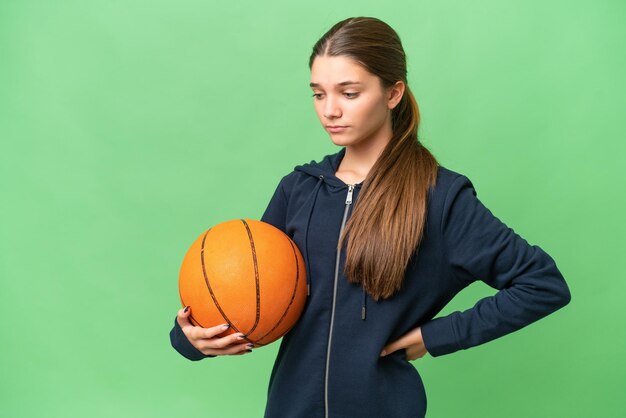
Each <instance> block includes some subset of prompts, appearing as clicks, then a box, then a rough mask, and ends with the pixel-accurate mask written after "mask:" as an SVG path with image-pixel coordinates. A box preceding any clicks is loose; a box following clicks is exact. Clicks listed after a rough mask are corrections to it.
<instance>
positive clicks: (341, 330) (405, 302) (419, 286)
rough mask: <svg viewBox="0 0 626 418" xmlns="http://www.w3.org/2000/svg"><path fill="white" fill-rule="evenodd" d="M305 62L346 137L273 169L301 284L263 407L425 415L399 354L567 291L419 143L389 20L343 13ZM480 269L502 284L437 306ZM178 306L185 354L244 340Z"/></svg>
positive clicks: (276, 218) (498, 323)
mask: <svg viewBox="0 0 626 418" xmlns="http://www.w3.org/2000/svg"><path fill="white" fill-rule="evenodd" d="M309 67H310V69H311V83H310V85H311V88H312V90H313V97H314V99H313V100H314V104H315V111H316V112H317V115H318V117H319V119H320V122H321V123H322V125H323V126H324V128H325V130H326V131H327V132H328V134H329V136H330V138H331V140H332V141H333V143H334V144H336V145H338V146H340V147H341V149H340V151H339V152H337V153H335V154H332V155H326V156H325V157H324V158H323V159H322V160H321V161H320V162H315V161H311V162H310V163H308V164H303V165H298V166H296V167H295V168H294V171H293V172H291V173H289V174H287V175H286V176H284V177H283V178H282V179H281V181H280V183H279V185H278V187H277V189H276V191H275V193H274V195H273V197H272V199H271V200H270V202H269V205H268V207H267V209H266V211H265V213H264V214H263V217H262V220H263V221H265V222H268V223H271V224H272V225H274V226H276V227H277V228H279V229H281V230H282V231H284V232H285V233H286V234H288V235H289V236H290V237H291V238H292V239H293V240H294V242H295V243H296V244H297V245H298V247H299V248H300V250H301V252H302V254H303V256H304V258H305V262H306V267H307V281H308V284H309V297H308V299H307V304H306V306H305V309H304V312H303V314H302V316H301V317H300V319H299V320H298V322H297V323H296V325H295V326H294V327H293V328H292V329H291V330H290V331H289V332H288V333H287V334H286V335H285V336H284V337H283V339H282V340H281V345H280V349H279V352H278V355H277V357H276V361H275V364H274V367H273V370H272V373H271V376H270V382H269V390H268V398H267V406H266V411H265V417H272V418H273V417H289V418H299V417H359V418H365V417H377V418H378V417H386V418H394V417H398V418H400V417H412V418H415V417H424V416H425V414H426V393H425V390H424V386H423V384H422V380H421V378H420V375H419V373H418V372H417V370H416V369H415V367H414V366H413V365H412V364H411V363H410V362H409V361H411V360H415V359H418V358H420V357H422V356H424V355H425V354H426V353H427V352H428V353H429V354H430V355H431V356H433V357H438V356H442V355H445V354H450V353H454V352H455V351H458V350H462V349H468V348H470V347H474V346H477V345H479V344H483V343H486V342H488V341H491V340H494V339H496V338H499V337H502V336H504V335H506V334H509V333H511V332H514V331H516V330H519V329H520V328H522V327H524V326H526V325H528V324H530V323H532V322H534V321H537V320H538V319H540V318H542V317H545V316H546V315H549V314H550V313H552V312H554V311H556V310H557V309H559V308H561V307H563V306H565V305H566V304H567V303H569V301H570V292H569V289H568V286H567V284H566V282H565V280H564V279H563V276H562V275H561V273H560V272H559V270H558V269H557V267H556V264H555V262H554V260H553V259H552V258H551V257H550V256H549V255H548V254H547V253H546V252H544V251H543V250H542V249H541V248H540V247H538V246H534V245H529V244H528V243H527V242H526V241H525V240H524V239H523V238H522V237H520V236H519V235H517V234H516V233H515V232H514V231H513V230H512V229H510V228H508V227H507V226H506V225H505V224H504V223H502V222H501V221H500V220H499V219H498V218H496V217H495V216H494V215H493V214H492V213H491V212H490V211H489V210H488V209H487V208H486V207H485V206H484V205H483V204H482V203H481V201H480V200H479V199H478V198H477V197H476V191H475V190H474V188H473V185H472V183H471V182H470V180H469V179H468V178H467V177H466V176H464V175H462V174H459V173H456V172H454V171H452V170H449V169H446V168H444V167H442V166H441V165H439V164H438V163H437V161H436V159H435V158H434V157H433V155H432V154H431V153H430V152H429V151H428V150H427V149H426V148H424V146H423V145H422V144H421V143H420V142H419V140H418V138H417V128H418V123H419V112H418V107H417V104H416V101H415V98H414V97H413V94H412V93H411V90H410V89H409V86H408V85H407V79H406V59H405V54H404V51H403V48H402V45H401V43H400V39H399V38H398V35H397V34H396V32H395V31H394V30H393V29H392V28H391V27H389V26H388V25H387V24H386V23H384V22H382V21H380V20H378V19H375V18H366V17H356V18H350V19H346V20H343V21H341V22H339V23H337V24H336V25H334V26H333V27H332V28H331V29H330V30H329V31H328V32H327V33H326V34H324V36H322V38H321V39H320V40H319V41H318V42H317V43H316V44H315V46H314V47H313V53H312V54H311V57H310V60H309ZM475 280H482V281H483V282H485V283H487V284H488V285H489V286H491V287H493V288H495V289H498V290H499V291H498V292H497V293H496V294H495V295H493V296H490V297H485V298H483V299H481V300H479V301H478V302H477V303H476V304H475V306H474V307H473V308H471V309H468V310H466V311H464V312H459V311H456V312H453V313H452V314H450V315H447V316H443V317H438V318H434V317H435V315H436V314H437V313H438V312H440V311H441V309H442V308H444V307H445V306H446V304H447V303H448V302H449V301H450V300H451V299H452V298H453V297H454V296H455V295H456V294H457V293H458V292H459V291H461V290H462V289H463V288H465V287H466V286H468V285H469V284H471V283H472V282H473V281H475ZM189 314H190V310H189V309H184V310H183V309H181V310H180V311H179V312H178V316H177V318H176V320H175V321H174V328H173V329H172V331H171V333H170V337H171V342H172V345H173V346H174V347H175V348H176V350H178V351H179V352H180V353H181V354H182V355H184V356H185V357H187V358H189V359H190V360H199V359H202V358H205V357H214V356H218V355H238V354H242V353H245V352H247V351H249V347H247V345H246V344H247V342H246V340H245V336H244V335H241V334H234V335H230V336H227V337H223V338H217V337H215V336H216V335H218V334H220V333H222V332H223V331H224V328H223V326H222V324H220V325H218V326H215V327H211V328H201V327H197V326H193V325H191V324H190V322H189V320H188V316H189ZM227 325H228V324H226V326H227ZM239 337H241V338H242V339H238V338H239Z"/></svg>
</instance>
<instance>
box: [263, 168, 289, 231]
mask: <svg viewBox="0 0 626 418" xmlns="http://www.w3.org/2000/svg"><path fill="white" fill-rule="evenodd" d="M286 178H287V176H285V177H283V178H282V179H281V181H280V182H279V183H278V186H277V187H276V190H275V191H274V194H273V196H272V198H271V199H270V201H269V203H268V205H267V208H266V209H265V212H264V213H263V216H262V217H261V221H262V222H267V223H269V224H271V225H274V226H275V227H276V228H278V229H280V230H281V231H283V232H284V233H285V234H286V233H287V231H286V230H287V225H286V222H285V218H286V217H287V197H286V194H285V180H286Z"/></svg>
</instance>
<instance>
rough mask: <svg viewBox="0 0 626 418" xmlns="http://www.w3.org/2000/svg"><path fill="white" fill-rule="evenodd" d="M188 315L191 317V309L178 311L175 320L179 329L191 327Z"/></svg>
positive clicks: (186, 308)
mask: <svg viewBox="0 0 626 418" xmlns="http://www.w3.org/2000/svg"><path fill="white" fill-rule="evenodd" d="M189 315H191V307H189V306H187V307H185V308H181V309H179V310H178V315H177V316H176V320H177V321H178V325H180V327H181V328H182V329H183V330H184V329H185V328H186V327H190V326H193V325H191V322H189Z"/></svg>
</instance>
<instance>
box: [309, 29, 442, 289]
mask: <svg viewBox="0 0 626 418" xmlns="http://www.w3.org/2000/svg"><path fill="white" fill-rule="evenodd" d="M324 55H328V56H339V55H341V56H345V57H348V58H351V59H352V60H354V61H356V62H357V63H358V64H359V65H361V66H363V68H364V69H365V70H367V71H368V72H370V73H371V74H373V75H375V76H378V77H379V78H380V81H381V85H382V86H383V88H386V87H390V86H392V85H393V84H395V83H396V81H398V80H402V81H403V82H404V83H405V90H404V95H403V96H402V99H401V100H400V102H399V103H398V105H396V106H395V107H394V108H393V109H392V117H391V122H392V137H391V140H390V141H389V143H388V144H387V145H386V147H385V148H384V149H383V151H382V153H381V154H380V156H379V157H378V159H377V160H376V162H375V164H374V165H373V167H372V168H371V169H370V171H369V173H368V175H367V177H366V178H365V180H364V181H363V185H362V187H361V192H360V193H359V199H358V200H357V202H356V203H355V205H354V208H353V212H352V216H351V217H350V219H349V221H348V222H347V223H346V225H345V228H344V231H343V233H342V234H341V236H340V238H339V242H338V246H337V249H338V250H340V249H341V248H342V246H343V243H344V240H345V239H346V237H348V240H347V245H346V263H345V266H344V273H345V274H346V277H347V279H348V281H349V282H351V283H360V284H361V285H362V286H363V288H364V289H365V291H366V292H367V293H369V294H370V295H371V296H372V298H373V299H374V300H376V301H378V299H380V298H383V299H386V298H389V297H391V296H393V295H394V294H395V293H396V292H398V291H399V290H400V289H401V288H402V285H403V281H404V280H403V279H404V276H405V271H406V268H407V265H408V264H409V262H410V261H411V257H412V256H414V255H416V254H417V248H418V247H419V243H420V241H421V239H422V236H423V231H424V225H425V223H426V208H427V202H426V199H427V197H428V190H429V188H431V187H433V186H434V184H435V182H436V180H437V166H438V162H437V160H436V159H435V157H434V156H433V155H432V154H431V153H430V152H429V151H428V150H427V149H426V148H425V147H424V146H423V145H422V143H421V142H420V141H419V140H418V138H417V128H418V125H419V121H420V115H419V109H418V107H417V102H416V100H415V97H414V96H413V93H412V92H411V90H410V89H409V86H408V83H407V79H406V73H407V71H406V56H405V53H404V49H403V47H402V44H401V42H400V38H399V36H398V34H397V33H396V32H395V31H394V30H393V29H392V28H391V27H390V26H389V25H387V24H386V23H385V22H383V21H381V20H379V19H376V18H373V17H352V18H348V19H345V20H342V21H340V22H338V23H336V24H335V25H334V26H333V27H332V28H330V29H329V30H328V31H327V32H326V33H325V34H324V35H323V36H322V37H321V38H320V39H319V40H318V41H317V42H316V43H315V45H314V46H313V52H312V53H311V57H310V58H309V69H311V67H312V66H313V61H314V60H315V57H317V56H324Z"/></svg>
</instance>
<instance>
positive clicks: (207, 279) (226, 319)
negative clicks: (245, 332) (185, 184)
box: [200, 228, 240, 332]
mask: <svg viewBox="0 0 626 418" xmlns="http://www.w3.org/2000/svg"><path fill="white" fill-rule="evenodd" d="M210 230H211V228H209V229H208V230H207V231H206V232H205V233H204V237H202V246H201V247H200V260H201V262H202V275H203V276H204V282H205V283H206V286H207V289H208V290H209V294H210V295H211V298H212V299H213V303H214V304H215V306H216V307H217V310H218V311H220V313H221V314H222V317H223V318H224V320H225V321H226V322H227V323H228V324H230V327H231V329H233V330H235V332H240V331H239V330H238V329H237V327H236V326H235V325H234V324H233V323H232V322H230V319H228V316H226V312H224V311H223V310H222V307H221V306H220V304H219V302H218V301H217V298H216V297H215V294H214V293H213V289H212V288H211V284H210V283H209V278H208V277H207V275H206V267H205V265H204V243H205V241H206V237H207V235H208V234H209V231H210ZM201 326H202V325H201ZM202 327H203V328H206V327H205V326H202Z"/></svg>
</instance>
